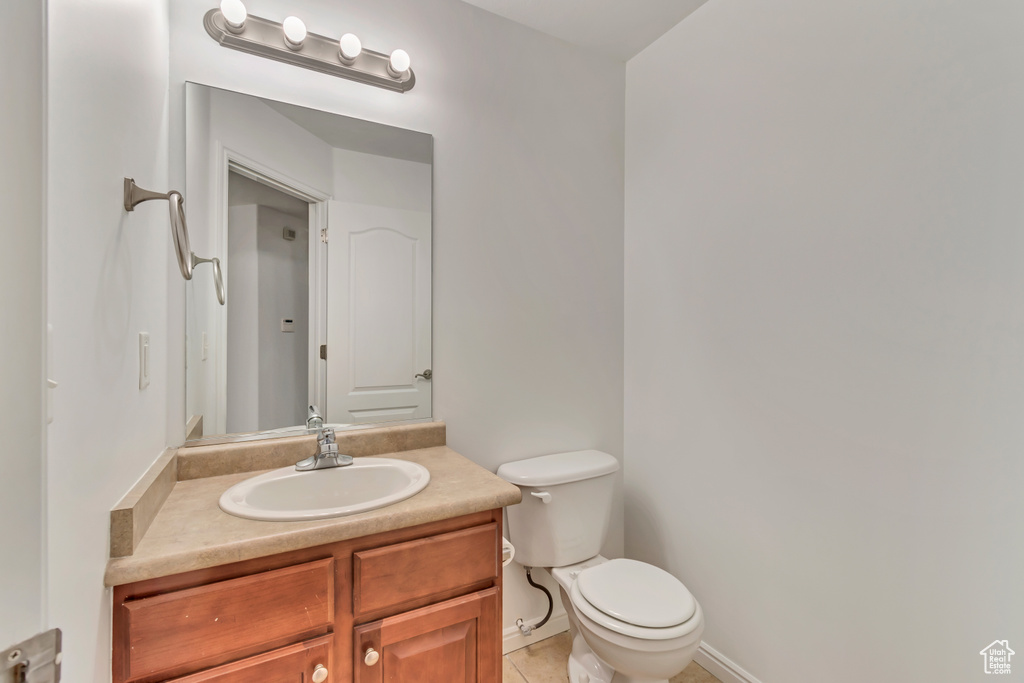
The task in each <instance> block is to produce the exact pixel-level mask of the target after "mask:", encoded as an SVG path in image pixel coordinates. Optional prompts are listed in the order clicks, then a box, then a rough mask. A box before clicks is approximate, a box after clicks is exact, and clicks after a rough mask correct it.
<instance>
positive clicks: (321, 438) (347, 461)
mask: <svg viewBox="0 0 1024 683" xmlns="http://www.w3.org/2000/svg"><path fill="white" fill-rule="evenodd" d="M318 417H319V416H318ZM316 445H317V453H316V455H311V456H309V457H308V458H306V459H305V460H300V461H299V462H297V463H295V469H296V470H298V471H299V472H308V471H310V470H326V469H329V468H331V467H345V466H346V465H351V464H352V456H351V455H342V454H341V453H338V444H337V443H336V442H335V438H334V430H333V429H331V428H330V427H324V428H322V429H321V430H320V433H319V434H318V435H317V437H316Z"/></svg>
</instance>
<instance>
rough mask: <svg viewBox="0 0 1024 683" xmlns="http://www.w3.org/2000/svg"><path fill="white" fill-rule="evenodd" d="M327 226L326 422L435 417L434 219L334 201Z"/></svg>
mask: <svg viewBox="0 0 1024 683" xmlns="http://www.w3.org/2000/svg"><path fill="white" fill-rule="evenodd" d="M327 221H328V226H329V228H328V234H329V236H330V238H329V240H328V245H327V264H328V265H327V272H328V277H327V321H328V322H327V413H326V415H325V417H326V419H327V421H328V422H335V423H356V422H379V421H388V420H406V419H416V418H425V417H430V395H431V381H430V376H431V374H432V373H430V372H426V373H425V371H426V370H429V369H430V214H429V213H428V212H425V211H409V210H402V209H393V208H387V207H382V206H373V205H368V204H353V203H344V202H337V201H331V202H329V203H328V213H327ZM424 373H425V374H426V375H427V376H426V377H424V376H422V375H423V374H424ZM417 375H420V376H419V377H417Z"/></svg>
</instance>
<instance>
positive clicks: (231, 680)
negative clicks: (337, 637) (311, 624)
mask: <svg viewBox="0 0 1024 683" xmlns="http://www.w3.org/2000/svg"><path fill="white" fill-rule="evenodd" d="M333 645H334V636H324V637H322V638H317V639H316V640H310V641H307V642H305V643H299V644H297V645H289V646H288V647H282V648H281V649H279V650H274V651H273V652H268V653H266V654H263V655H257V656H255V657H249V658H247V659H243V660H240V661H237V662H232V663H231V664H225V665H224V666H218V667H217V668H215V669H208V670H206V671H203V672H201V673H197V674H192V675H191V676H185V677H184V678H175V679H174V680H173V681H169V682H168V683H253V682H254V681H261V682H263V683H309V681H311V680H312V677H313V671H315V670H316V667H317V665H321V666H323V667H324V668H326V669H327V672H328V676H329V675H330V672H331V671H333V670H334V662H333V661H332V654H333V651H332V646H333ZM328 680H330V678H328Z"/></svg>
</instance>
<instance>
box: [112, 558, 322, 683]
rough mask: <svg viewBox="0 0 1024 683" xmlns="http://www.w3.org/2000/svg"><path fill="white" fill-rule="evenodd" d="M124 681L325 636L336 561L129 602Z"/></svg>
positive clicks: (162, 675) (183, 670)
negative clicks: (312, 637)
mask: <svg viewBox="0 0 1024 683" xmlns="http://www.w3.org/2000/svg"><path fill="white" fill-rule="evenodd" d="M120 609H121V610H122V611H123V618H124V623H125V624H126V638H127V642H126V646H127V647H126V648H125V653H126V655H125V657H124V667H125V671H124V674H125V676H124V679H125V680H132V681H135V680H158V679H162V678H167V677H170V676H177V675H181V674H186V673H189V672H191V671H197V670H199V669H202V668H206V667H209V666H216V665H218V664H223V663H225V662H229V661H232V660H235V659H240V658H242V657H248V656H249V655H253V654H257V653H260V652H265V651H267V650H270V649H272V648H275V647H280V646H282V645H287V644H289V643H293V642H295V641H296V640H300V639H303V638H308V637H311V636H316V635H323V634H325V633H327V632H328V631H329V630H330V629H331V625H332V624H333V623H334V558H327V559H324V560H316V561H314V562H308V563H306V564H300V565H296V566H294V567H285V568H284V569H275V570H273V571H268V572H263V573H260V574H253V575H252V576H244V577H242V578H238V579H231V580H229V581H221V582H219V583H212V584H209V585H206V586H198V587H196V588H190V589H187V590H182V591H175V592H173V593H165V594H163V595H156V596H153V597H149V598H142V599H139V600H128V601H125V602H124V603H123V604H122V605H121V607H120Z"/></svg>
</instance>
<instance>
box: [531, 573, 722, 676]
mask: <svg viewBox="0 0 1024 683" xmlns="http://www.w3.org/2000/svg"><path fill="white" fill-rule="evenodd" d="M549 571H550V573H551V575H552V576H553V577H554V579H555V581H556V582H557V583H558V585H559V588H560V589H561V590H560V592H561V597H562V603H563V605H564V606H565V608H566V612H567V615H568V617H569V625H570V632H571V635H572V638H573V640H574V643H573V652H572V654H571V655H570V662H569V681H570V683H667V681H668V680H669V679H670V678H671V677H673V676H675V675H676V674H678V673H679V672H680V671H682V670H683V669H685V668H686V666H687V665H688V664H689V663H690V662H691V661H692V660H693V656H694V654H696V652H697V648H698V647H700V638H701V634H702V633H703V631H704V614H703V612H702V611H701V608H700V605H699V604H697V601H696V600H694V599H693V596H692V595H690V592H689V591H688V590H687V589H686V587H685V586H684V585H683V584H682V583H681V582H679V581H678V580H677V579H676V578H675V577H673V576H672V575H671V574H669V573H668V572H665V571H662V570H661V569H658V568H657V567H654V566H652V565H649V564H645V563H643V562H636V561H635V560H625V559H619V560H608V559H606V558H604V557H601V556H597V557H595V558H592V559H590V560H587V561H585V562H582V563H580V564H578V565H571V566H568V567H553V568H551V569H550V570H549ZM577 638H580V639H581V640H582V643H577V642H575V641H576V639H577ZM590 653H592V654H593V655H596V659H595V658H594V657H591V656H588V654H590ZM602 664H603V665H604V666H602Z"/></svg>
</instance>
